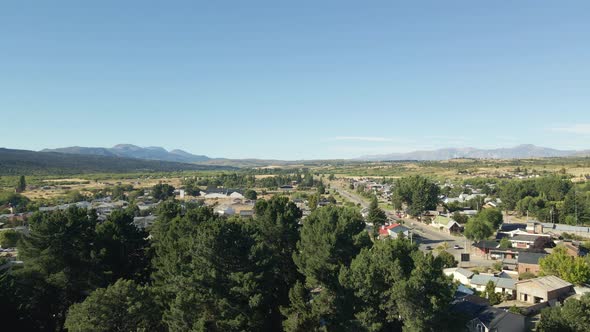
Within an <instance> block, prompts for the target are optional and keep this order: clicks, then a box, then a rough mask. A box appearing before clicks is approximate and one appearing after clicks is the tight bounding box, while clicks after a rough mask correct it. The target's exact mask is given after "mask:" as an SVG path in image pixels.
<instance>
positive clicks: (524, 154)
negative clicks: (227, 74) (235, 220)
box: [41, 144, 590, 165]
mask: <svg viewBox="0 0 590 332" xmlns="http://www.w3.org/2000/svg"><path fill="white" fill-rule="evenodd" d="M41 152H59V153H67V154H78V155H93V156H107V157H122V158H135V159H144V160H160V161H172V162H181V163H206V164H214V165H234V164H240V165H242V164H243V162H245V161H248V162H249V163H253V164H255V165H260V164H264V163H265V162H267V163H270V164H272V163H277V164H278V163H281V162H285V161H280V160H260V159H241V160H238V159H225V158H210V157H208V156H205V155H195V154H192V153H189V152H186V151H183V150H178V149H176V150H171V151H167V150H166V149H164V148H162V147H155V146H150V147H139V146H137V145H131V144H118V145H115V146H113V147H112V148H102V147H96V148H93V147H79V146H73V147H65V148H58V149H44V150H42V151H41ZM570 156H571V157H574V156H590V150H582V151H580V150H558V149H552V148H546V147H540V146H536V145H532V144H522V145H518V146H515V147H512V148H498V149H478V148H471V147H468V148H445V149H437V150H428V151H412V152H406V153H390V154H381V155H366V156H362V157H358V158H354V159H353V160H357V161H387V160H392V161H395V160H419V161H427V160H448V159H456V158H473V159H518V158H548V157H570ZM249 163H248V165H249Z"/></svg>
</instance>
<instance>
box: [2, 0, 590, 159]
mask: <svg viewBox="0 0 590 332" xmlns="http://www.w3.org/2000/svg"><path fill="white" fill-rule="evenodd" d="M589 13H590V2H589V1H586V0H584V1H532V0H531V1H502V2H499V1H472V0H465V1H440V0H433V1H404V2H403V3H402V2H401V1H354V2H353V1H343V0H338V1H275V0H273V1H270V0H269V1H254V0H252V1H186V2H184V1H183V2H178V1H159V2H154V1H79V0H77V1H59V0H56V1H2V3H1V4H0V115H1V116H2V117H1V118H2V120H3V121H2V124H3V125H2V130H0V146H4V147H10V148H22V149H33V150H38V149H42V148H45V147H49V148H55V147H63V146H72V145H79V146H107V147H108V146H112V145H114V144H117V143H131V144H136V145H140V146H150V145H156V146H163V147H165V148H168V149H172V148H181V149H185V150H187V151H189V152H192V153H196V154H206V155H209V156H213V157H230V158H243V157H257V158H281V159H301V158H303V159H314V158H340V157H342V158H345V157H355V156H359V155H364V154H375V153H386V152H404V151H410V150H415V149H434V148H441V147H466V146H473V147H481V148H490V147H508V146H514V145H517V144H521V143H533V144H537V145H541V146H549V147H554V148H567V149H583V148H584V149H587V148H590V19H589Z"/></svg>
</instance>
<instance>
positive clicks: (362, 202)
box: [333, 187, 369, 208]
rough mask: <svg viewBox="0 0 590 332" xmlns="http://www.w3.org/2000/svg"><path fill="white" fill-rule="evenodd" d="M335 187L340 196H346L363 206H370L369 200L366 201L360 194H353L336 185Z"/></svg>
mask: <svg viewBox="0 0 590 332" xmlns="http://www.w3.org/2000/svg"><path fill="white" fill-rule="evenodd" d="M333 189H335V190H336V191H337V192H338V193H339V194H340V196H342V197H344V198H346V199H347V200H349V201H351V202H353V203H354V204H360V205H361V206H362V207H363V208H367V207H369V202H367V201H365V200H364V199H363V198H361V197H360V196H358V195H356V194H352V193H350V192H348V191H346V190H344V189H342V188H338V187H334V188H333Z"/></svg>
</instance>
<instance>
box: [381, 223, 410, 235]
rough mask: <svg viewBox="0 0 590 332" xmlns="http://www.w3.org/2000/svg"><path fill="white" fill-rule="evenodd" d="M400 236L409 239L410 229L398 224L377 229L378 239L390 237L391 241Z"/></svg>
mask: <svg viewBox="0 0 590 332" xmlns="http://www.w3.org/2000/svg"><path fill="white" fill-rule="evenodd" d="M400 234H403V236H405V237H409V236H410V229H408V228H407V227H404V226H402V225H400V224H391V225H388V226H381V228H379V237H381V238H387V237H390V238H393V239H397V238H398V237H399V236H400Z"/></svg>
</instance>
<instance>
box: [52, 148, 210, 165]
mask: <svg viewBox="0 0 590 332" xmlns="http://www.w3.org/2000/svg"><path fill="white" fill-rule="evenodd" d="M41 152H60V153H69V154H83V155H95V156H96V155H98V156H108V157H123V158H135V159H146V160H162V161H174V162H181V163H197V162H203V161H207V160H209V159H211V158H209V157H207V156H202V155H194V154H191V153H188V152H186V151H183V150H178V149H176V150H171V151H167V150H166V149H164V148H162V147H158V146H149V147H145V148H142V147H139V146H137V145H132V144H118V145H115V146H113V147H112V148H88V147H81V146H71V147H65V148H58V149H44V150H41Z"/></svg>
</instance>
